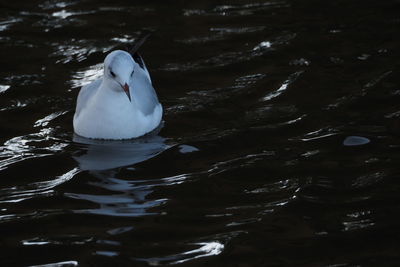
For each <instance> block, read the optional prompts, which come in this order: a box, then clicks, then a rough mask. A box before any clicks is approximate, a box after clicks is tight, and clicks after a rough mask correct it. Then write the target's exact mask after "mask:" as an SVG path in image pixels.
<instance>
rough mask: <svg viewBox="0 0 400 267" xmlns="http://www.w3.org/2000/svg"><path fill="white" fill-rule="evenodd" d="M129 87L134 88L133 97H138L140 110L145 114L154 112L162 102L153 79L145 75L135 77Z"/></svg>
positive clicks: (137, 101)
mask: <svg viewBox="0 0 400 267" xmlns="http://www.w3.org/2000/svg"><path fill="white" fill-rule="evenodd" d="M146 71H147V70H146ZM147 74H148V73H147ZM129 87H130V88H132V91H131V94H132V97H133V98H134V99H136V103H137V106H138V108H139V110H140V111H141V112H142V113H143V114H144V115H150V114H152V113H153V111H154V109H155V108H156V106H158V105H159V104H160V102H158V98H157V94H156V91H155V90H154V88H153V85H152V84H151V81H150V80H148V79H146V78H144V77H143V78H141V79H133V80H132V81H131V83H130V84H129ZM139 88H140V89H139Z"/></svg>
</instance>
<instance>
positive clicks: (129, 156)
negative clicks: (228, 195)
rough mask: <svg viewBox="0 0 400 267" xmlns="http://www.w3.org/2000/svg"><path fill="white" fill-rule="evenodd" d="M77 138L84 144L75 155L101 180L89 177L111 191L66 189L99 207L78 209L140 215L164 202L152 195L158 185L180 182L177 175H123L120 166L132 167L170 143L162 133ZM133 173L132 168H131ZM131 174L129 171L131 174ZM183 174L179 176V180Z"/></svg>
mask: <svg viewBox="0 0 400 267" xmlns="http://www.w3.org/2000/svg"><path fill="white" fill-rule="evenodd" d="M73 140H74V142H76V143H80V144H83V149H82V150H81V151H79V152H77V153H75V155H73V158H74V159H75V160H76V161H77V162H78V163H79V168H80V169H81V171H87V172H88V173H89V174H90V176H92V177H96V178H97V181H92V179H91V181H89V182H88V184H89V185H90V186H95V187H96V188H95V189H94V190H93V191H96V192H98V191H99V190H98V189H99V188H101V189H105V190H106V191H109V193H108V192H107V193H108V194H102V195H99V194H91V192H92V190H91V191H90V192H88V193H85V194H84V193H66V196H68V197H71V198H75V199H80V200H86V201H90V202H92V203H96V204H98V205H99V207H98V208H94V209H85V210H76V211H75V212H78V213H90V214H99V215H108V216H124V217H137V216H143V215H151V214H154V213H150V212H148V211H147V210H148V209H149V208H152V207H155V206H159V205H161V204H162V203H164V202H165V201H166V200H165V199H153V200H151V199H148V196H149V194H150V193H152V192H153V188H154V187H155V186H163V185H168V184H171V183H176V181H175V179H172V181H171V179H170V178H168V179H166V178H162V179H149V180H145V179H140V178H139V177H134V173H133V172H132V173H133V174H132V176H131V177H123V178H120V177H119V176H121V175H118V174H119V170H120V169H119V168H121V167H127V166H129V167H132V166H134V165H135V164H137V163H140V162H143V161H146V160H148V159H150V158H153V157H155V156H156V155H158V154H160V153H162V152H163V151H165V150H166V149H168V148H169V147H170V145H168V144H166V139H165V138H163V137H161V136H158V135H149V136H145V137H142V138H138V139H133V140H124V141H104V140H92V139H87V138H83V137H80V136H76V135H75V136H74V139H73ZM128 173H129V172H128ZM128 175H129V174H128ZM179 179H180V178H179V177H178V178H177V180H179Z"/></svg>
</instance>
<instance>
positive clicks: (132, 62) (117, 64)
mask: <svg viewBox="0 0 400 267" xmlns="http://www.w3.org/2000/svg"><path fill="white" fill-rule="evenodd" d="M147 37H148V36H145V37H144V38H142V39H141V40H139V41H138V42H137V43H136V44H135V45H133V46H132V48H131V49H129V50H128V51H123V50H115V51H112V52H111V53H109V54H108V55H107V56H106V58H105V60H104V70H103V77H102V78H100V79H98V80H95V81H93V82H92V83H90V84H88V85H85V86H83V87H82V88H81V90H80V92H79V95H78V98H77V103H76V110H75V114H74V119H73V125H74V131H75V133H76V134H78V135H80V136H83V137H86V138H93V139H113V140H117V139H131V138H135V137H139V136H142V135H145V134H146V133H149V132H151V131H152V130H154V129H155V128H157V126H159V125H160V122H161V118H162V113H163V109H162V106H161V104H160V102H159V101H158V98H157V94H156V92H155V90H154V88H153V85H152V81H151V78H150V74H149V72H148V70H147V68H146V65H145V63H144V61H143V59H142V57H141V56H140V55H139V53H138V52H137V50H138V48H139V47H140V46H141V44H143V42H144V40H145V39H146V38H147Z"/></svg>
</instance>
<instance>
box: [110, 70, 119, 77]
mask: <svg viewBox="0 0 400 267" xmlns="http://www.w3.org/2000/svg"><path fill="white" fill-rule="evenodd" d="M110 74H111V76H113V77H114V78H115V76H117V75H115V73H114V72H113V71H112V70H110Z"/></svg>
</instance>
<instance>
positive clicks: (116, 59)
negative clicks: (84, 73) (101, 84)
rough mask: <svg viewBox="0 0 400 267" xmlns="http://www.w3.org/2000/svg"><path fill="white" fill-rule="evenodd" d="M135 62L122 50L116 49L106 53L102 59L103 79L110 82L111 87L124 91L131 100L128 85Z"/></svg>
mask: <svg viewBox="0 0 400 267" xmlns="http://www.w3.org/2000/svg"><path fill="white" fill-rule="evenodd" d="M135 65H136V64H135V62H134V60H133V58H132V56H131V55H130V54H129V53H127V52H125V51H122V50H116V51H113V52H111V53H110V54H108V55H107V56H106V58H105V60H104V79H107V81H108V82H111V83H112V84H113V85H114V86H111V88H112V89H114V90H118V91H120V92H122V91H123V92H125V94H126V95H127V96H128V98H129V101H131V93H130V88H129V85H130V84H132V83H131V82H130V81H131V79H132V77H133V74H134V72H135V70H134V67H135Z"/></svg>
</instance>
